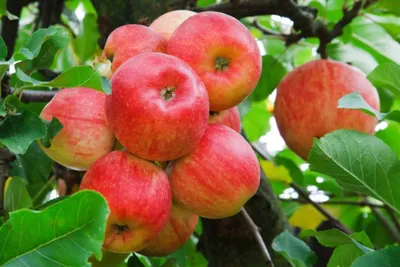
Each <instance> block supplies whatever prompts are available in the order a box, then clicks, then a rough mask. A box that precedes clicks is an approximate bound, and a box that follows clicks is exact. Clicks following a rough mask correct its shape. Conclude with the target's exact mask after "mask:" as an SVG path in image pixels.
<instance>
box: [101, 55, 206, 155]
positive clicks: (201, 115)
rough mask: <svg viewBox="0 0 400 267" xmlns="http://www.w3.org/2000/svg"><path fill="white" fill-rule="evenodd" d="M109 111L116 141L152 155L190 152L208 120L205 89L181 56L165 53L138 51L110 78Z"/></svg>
mask: <svg viewBox="0 0 400 267" xmlns="http://www.w3.org/2000/svg"><path fill="white" fill-rule="evenodd" d="M111 88H112V94H111V95H109V96H107V102H106V113H107V118H108V121H109V123H110V125H111V128H112V129H113V131H114V133H115V136H116V137H117V139H118V141H119V142H120V143H121V145H122V146H124V147H125V148H126V149H127V150H128V151H129V152H131V153H133V154H135V155H137V156H139V157H141V158H144V159H148V160H152V161H168V160H173V159H176V158H178V157H181V156H183V155H185V154H187V153H189V152H190V151H191V150H192V149H193V148H194V147H195V146H196V145H197V144H198V142H199V141H200V138H201V137H202V135H203V133H204V131H205V129H206V127H207V121H208V110H209V109H208V108H209V106H208V97H207V91H206V90H205V88H204V85H203V83H202V82H201V80H200V78H199V77H198V76H197V74H196V73H195V72H194V71H193V70H192V69H191V68H190V67H189V66H188V65H187V64H186V63H185V62H183V61H182V60H180V59H178V58H175V57H172V56H168V55H165V54H161V53H144V54H140V55H138V56H136V57H134V58H132V59H130V60H128V61H127V62H125V63H124V64H123V65H122V66H121V67H120V68H119V69H118V71H117V72H115V74H114V76H113V78H112V79H111Z"/></svg>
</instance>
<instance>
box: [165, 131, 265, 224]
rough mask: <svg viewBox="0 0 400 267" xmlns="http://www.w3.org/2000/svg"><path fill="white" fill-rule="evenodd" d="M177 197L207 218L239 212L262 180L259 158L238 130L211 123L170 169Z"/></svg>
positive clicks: (191, 209)
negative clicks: (188, 151) (197, 140)
mask: <svg viewBox="0 0 400 267" xmlns="http://www.w3.org/2000/svg"><path fill="white" fill-rule="evenodd" d="M167 174H168V176H169V179H170V183H171V189H172V193H173V196H174V199H175V200H177V201H178V202H179V203H181V204H183V205H184V206H185V207H187V208H188V209H189V210H190V211H192V212H193V213H195V214H198V215H200V216H202V217H205V218H210V219H220V218H225V217H229V216H232V215H235V214H236V213H238V212H239V211H240V209H241V208H242V206H243V205H244V204H245V203H246V202H247V200H249V199H250V197H252V196H253V195H254V194H255V193H256V191H257V189H258V186H259V183H260V169H259V165H258V160H257V157H256V155H255V154H254V151H253V149H252V148H251V146H250V145H249V144H248V143H247V142H246V140H245V139H244V138H243V137H242V136H241V135H240V134H238V133H237V132H235V131H234V130H232V129H230V128H229V127H227V126H225V125H222V124H211V125H209V126H208V127H207V130H206V132H205V134H204V136H203V138H202V139H201V141H200V143H199V144H198V146H197V147H196V148H195V149H194V150H193V151H192V152H190V154H188V155H186V156H184V157H182V158H180V159H177V160H175V161H173V162H171V163H170V165H169V166H168V168H167Z"/></svg>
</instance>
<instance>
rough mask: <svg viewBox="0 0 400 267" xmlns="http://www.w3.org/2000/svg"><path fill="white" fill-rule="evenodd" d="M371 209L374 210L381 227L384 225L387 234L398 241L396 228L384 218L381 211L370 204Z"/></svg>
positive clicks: (398, 235)
mask: <svg viewBox="0 0 400 267" xmlns="http://www.w3.org/2000/svg"><path fill="white" fill-rule="evenodd" d="M370 207H371V210H372V211H373V212H374V214H375V216H376V218H377V219H378V220H379V221H380V222H381V223H382V225H383V227H385V229H386V231H387V232H388V233H389V235H390V236H391V237H392V238H393V240H395V241H396V242H397V243H400V234H399V232H398V231H397V229H396V228H395V227H394V226H393V225H392V224H391V223H390V222H389V221H388V220H387V219H386V218H385V216H384V215H383V214H382V212H381V211H380V210H379V209H378V208H375V207H373V206H370Z"/></svg>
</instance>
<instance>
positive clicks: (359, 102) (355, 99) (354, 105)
mask: <svg viewBox="0 0 400 267" xmlns="http://www.w3.org/2000/svg"><path fill="white" fill-rule="evenodd" d="M338 108H346V109H356V110H361V111H362V112H364V113H365V114H368V115H370V116H373V117H375V118H376V119H377V120H378V121H383V120H385V119H386V120H393V121H397V122H400V110H393V111H391V112H388V113H381V112H378V111H376V110H375V109H373V108H372V107H371V106H370V105H369V104H368V103H367V102H366V101H365V100H364V98H363V97H362V95H361V94H360V93H359V92H353V93H350V94H348V95H345V96H343V97H342V98H340V99H339V105H338Z"/></svg>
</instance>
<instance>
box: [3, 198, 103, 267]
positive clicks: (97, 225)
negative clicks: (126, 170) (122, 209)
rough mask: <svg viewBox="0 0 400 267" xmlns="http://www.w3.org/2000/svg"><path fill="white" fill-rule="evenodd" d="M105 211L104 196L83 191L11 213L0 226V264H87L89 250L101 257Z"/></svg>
mask: <svg viewBox="0 0 400 267" xmlns="http://www.w3.org/2000/svg"><path fill="white" fill-rule="evenodd" d="M108 213H109V211H108V207H107V203H106V201H105V200H104V198H103V197H102V196H101V195H100V194H99V193H96V192H94V191H86V190H85V191H80V192H78V193H76V194H74V195H72V196H70V197H69V198H67V199H65V200H63V201H60V202H57V203H55V204H54V205H51V206H49V207H47V208H45V209H44V210H42V211H31V210H19V211H16V212H12V213H11V214H10V219H9V220H8V221H7V222H6V223H5V224H3V225H2V227H1V228H0V248H1V250H0V265H1V266H21V265H28V264H29V266H59V265H60V266H90V265H89V264H88V262H87V260H88V258H89V257H90V255H91V254H92V253H94V254H95V256H96V258H97V259H101V246H102V243H103V240H104V232H105V226H106V220H107V216H108ZM23 237H24V239H22V238H23ZM27 237H29V238H27Z"/></svg>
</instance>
